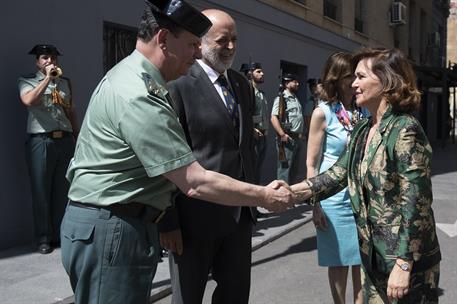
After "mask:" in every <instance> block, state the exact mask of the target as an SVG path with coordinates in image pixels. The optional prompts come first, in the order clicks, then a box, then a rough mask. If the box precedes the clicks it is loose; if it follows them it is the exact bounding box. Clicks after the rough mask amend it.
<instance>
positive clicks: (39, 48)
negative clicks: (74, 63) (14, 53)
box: [29, 44, 62, 56]
mask: <svg viewBox="0 0 457 304" xmlns="http://www.w3.org/2000/svg"><path fill="white" fill-rule="evenodd" d="M29 54H30V55H37V56H40V55H54V56H61V55H62V54H61V53H60V52H59V51H58V50H57V48H56V47H55V46H53V45H52V44H37V45H35V46H34V47H33V48H32V49H31V50H30V52H29Z"/></svg>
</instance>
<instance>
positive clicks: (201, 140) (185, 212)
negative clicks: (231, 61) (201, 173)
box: [159, 62, 256, 238]
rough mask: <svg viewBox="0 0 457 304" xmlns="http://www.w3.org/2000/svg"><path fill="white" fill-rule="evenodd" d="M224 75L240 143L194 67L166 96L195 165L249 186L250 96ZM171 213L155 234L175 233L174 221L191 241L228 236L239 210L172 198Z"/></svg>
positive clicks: (231, 74)
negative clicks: (233, 102) (234, 107)
mask: <svg viewBox="0 0 457 304" xmlns="http://www.w3.org/2000/svg"><path fill="white" fill-rule="evenodd" d="M227 73H228V74H227V75H228V80H229V82H230V86H231V88H232V91H233V93H234V95H235V96H234V97H235V99H236V102H237V103H238V111H239V114H240V115H239V116H240V131H239V140H237V139H236V136H235V129H234V127H233V124H232V121H231V118H230V116H229V113H228V111H227V108H226V107H225V104H224V102H223V101H222V99H221V97H220V96H219V94H218V93H217V91H216V89H215V88H214V85H213V84H212V83H211V81H210V79H209V78H208V76H207V74H206V73H205V71H204V70H203V69H202V67H201V66H200V65H199V64H198V63H197V62H196V63H195V64H194V65H193V66H192V67H191V68H190V70H189V73H188V75H186V76H183V77H181V78H179V79H178V80H176V81H173V82H171V83H170V85H169V92H170V95H171V97H172V99H173V107H174V108H175V110H176V111H177V112H178V116H179V117H180V121H181V124H182V125H183V128H184V131H185V134H186V137H187V140H188V142H189V145H190V146H191V148H192V151H193V153H194V155H195V157H196V159H197V161H198V162H199V163H200V164H201V165H202V166H203V167H204V168H205V169H208V170H212V171H216V172H219V173H222V174H225V175H228V176H230V177H233V178H235V179H238V180H242V181H247V182H251V183H254V182H255V176H256V172H255V170H256V168H255V152H254V139H253V122H252V115H253V110H254V106H255V102H254V94H253V92H252V88H251V87H250V85H249V83H248V82H247V80H246V78H244V77H243V76H242V75H241V74H239V73H237V72H235V71H234V70H231V69H229V70H228V71H227ZM175 207H176V210H172V211H171V212H168V214H167V215H166V216H165V218H164V219H163V220H162V223H161V224H160V225H159V229H160V230H161V231H170V230H173V228H175V229H176V228H178V227H176V226H174V227H173V224H170V223H173V222H174V223H175V224H176V221H172V218H173V217H175V219H176V215H177V217H178V223H179V226H180V228H181V229H182V232H183V236H184V237H186V236H191V237H193V238H202V237H203V238H207V237H217V236H222V235H225V234H227V233H229V232H230V231H231V230H233V229H234V228H235V227H236V224H237V220H238V218H239V217H237V215H239V213H240V207H229V206H222V205H218V204H214V203H209V202H206V201H202V200H197V199H191V198H188V197H186V196H185V195H184V194H183V193H178V194H177V196H176V197H175ZM176 211H177V212H176ZM251 214H252V212H251Z"/></svg>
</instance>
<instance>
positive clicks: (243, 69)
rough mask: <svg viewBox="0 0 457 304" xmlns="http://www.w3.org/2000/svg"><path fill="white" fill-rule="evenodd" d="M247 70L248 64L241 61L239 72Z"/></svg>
mask: <svg viewBox="0 0 457 304" xmlns="http://www.w3.org/2000/svg"><path fill="white" fill-rule="evenodd" d="M247 71H249V64H247V63H242V64H241V67H240V72H241V73H247Z"/></svg>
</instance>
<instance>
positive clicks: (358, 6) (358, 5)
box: [354, 0, 364, 33]
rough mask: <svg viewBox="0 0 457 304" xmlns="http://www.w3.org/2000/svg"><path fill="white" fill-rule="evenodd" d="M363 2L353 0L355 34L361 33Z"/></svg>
mask: <svg viewBox="0 0 457 304" xmlns="http://www.w3.org/2000/svg"><path fill="white" fill-rule="evenodd" d="M363 3H364V1H363V0H355V17H354V29H355V30H356V31H357V32H360V33H363V30H364V29H363V12H364V7H363Z"/></svg>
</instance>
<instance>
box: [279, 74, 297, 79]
mask: <svg viewBox="0 0 457 304" xmlns="http://www.w3.org/2000/svg"><path fill="white" fill-rule="evenodd" d="M292 80H297V81H298V77H297V75H295V74H291V73H285V74H283V75H282V81H292Z"/></svg>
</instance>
